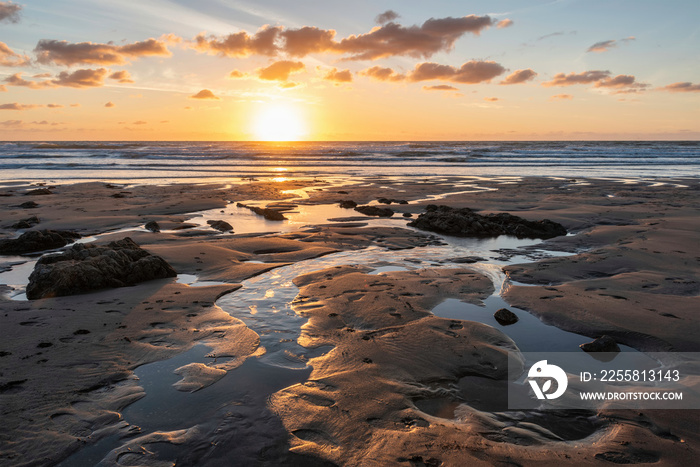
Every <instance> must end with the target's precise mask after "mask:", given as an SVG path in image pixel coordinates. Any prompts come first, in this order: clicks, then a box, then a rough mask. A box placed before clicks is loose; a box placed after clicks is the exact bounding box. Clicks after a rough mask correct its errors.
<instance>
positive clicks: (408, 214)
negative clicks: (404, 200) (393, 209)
mask: <svg viewBox="0 0 700 467" xmlns="http://www.w3.org/2000/svg"><path fill="white" fill-rule="evenodd" d="M403 217H413V214H411V213H410V212H404V213H403Z"/></svg>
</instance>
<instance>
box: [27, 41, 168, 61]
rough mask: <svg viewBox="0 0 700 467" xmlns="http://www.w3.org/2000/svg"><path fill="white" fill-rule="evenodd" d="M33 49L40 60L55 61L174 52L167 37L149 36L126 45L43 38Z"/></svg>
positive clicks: (122, 57)
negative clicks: (154, 37) (166, 39)
mask: <svg viewBox="0 0 700 467" xmlns="http://www.w3.org/2000/svg"><path fill="white" fill-rule="evenodd" d="M34 52H35V53H36V55H37V61H38V62H39V63H43V64H56V65H65V66H72V65H80V64H89V65H123V64H125V63H127V62H128V60H130V59H134V58H139V57H148V56H161V57H167V56H170V55H172V54H171V52H170V51H169V50H168V48H167V46H166V43H165V41H162V40H158V39H148V40H145V41H142V42H133V43H131V44H126V45H114V44H99V43H92V42H79V43H70V42H67V41H57V40H50V39H42V40H40V41H39V43H38V44H37V46H36V48H35V49H34Z"/></svg>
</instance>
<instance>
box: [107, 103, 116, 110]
mask: <svg viewBox="0 0 700 467" xmlns="http://www.w3.org/2000/svg"><path fill="white" fill-rule="evenodd" d="M116 106H117V104H115V103H114V102H112V101H109V102H107V103H106V104H105V107H107V108H108V109H111V108H112V107H116Z"/></svg>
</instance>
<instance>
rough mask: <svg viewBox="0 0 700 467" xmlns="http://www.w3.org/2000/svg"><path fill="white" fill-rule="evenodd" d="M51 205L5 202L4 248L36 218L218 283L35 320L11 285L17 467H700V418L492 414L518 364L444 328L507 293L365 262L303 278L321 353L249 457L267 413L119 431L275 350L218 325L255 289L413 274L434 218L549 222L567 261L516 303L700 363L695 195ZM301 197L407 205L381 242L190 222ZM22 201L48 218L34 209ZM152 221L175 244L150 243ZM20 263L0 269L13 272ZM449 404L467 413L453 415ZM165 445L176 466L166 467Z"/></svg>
mask: <svg viewBox="0 0 700 467" xmlns="http://www.w3.org/2000/svg"><path fill="white" fill-rule="evenodd" d="M677 185H682V186H677ZM36 188H37V187H36V186H29V185H23V184H17V185H14V186H12V187H9V188H8V187H6V188H1V189H0V194H5V195H8V196H0V212H2V217H1V218H2V223H1V224H2V225H0V227H1V229H0V238H13V237H15V236H16V235H17V231H16V230H15V229H12V228H10V227H9V226H11V225H12V224H14V223H16V222H18V221H20V220H23V219H27V218H29V217H30V216H36V217H37V218H38V219H39V220H40V222H39V224H37V225H36V226H35V227H34V228H36V229H70V230H74V231H77V232H79V233H80V234H82V235H84V236H90V235H99V239H98V242H99V243H106V242H109V241H111V240H115V239H121V238H124V237H125V236H129V237H130V238H132V239H133V240H134V241H135V242H136V243H138V244H139V245H141V246H142V247H143V248H144V249H146V250H147V251H149V252H150V253H152V254H155V255H158V256H161V257H162V258H164V259H165V260H166V261H167V262H168V263H169V264H170V265H171V266H173V268H174V269H175V270H176V272H177V273H178V274H180V275H191V276H193V277H195V276H196V280H197V281H199V282H202V281H212V282H211V283H209V284H208V285H207V283H206V282H204V284H203V285H200V286H190V285H188V284H187V283H183V281H180V282H178V281H176V280H175V279H159V280H155V281H149V282H145V283H142V284H139V285H137V286H134V287H128V288H120V289H108V290H102V291H98V292H94V293H89V294H83V295H75V296H69V297H59V298H47V299H41V300H31V301H26V300H25V301H22V300H11V299H10V298H9V292H10V290H9V287H6V286H0V287H3V288H4V290H5V291H6V292H8V294H6V295H5V296H3V297H2V298H0V329H1V330H2V331H0V332H1V333H2V340H1V344H0V355H1V356H0V391H1V392H0V406H1V408H0V413H1V414H2V427H0V443H1V445H0V464H2V465H53V464H56V463H58V462H60V461H61V460H63V459H66V458H67V457H68V456H70V455H71V454H73V453H76V452H78V453H79V452H80V451H81V450H82V449H84V448H85V447H90V446H94V445H95V443H97V442H98V441H100V440H107V439H116V440H118V442H117V443H116V447H115V448H114V449H109V450H107V451H106V452H105V453H104V456H106V457H105V465H111V464H118V465H173V461H174V460H175V458H174V457H172V456H173V455H174V456H175V457H176V458H177V465H195V464H196V465H221V462H222V461H223V460H224V459H230V458H231V457H230V456H236V458H237V459H240V461H241V463H242V464H246V465H256V464H262V465H266V464H270V465H274V464H280V463H281V464H287V465H464V464H467V463H468V464H470V465H472V464H473V465H543V464H546V465H563V464H571V465H589V464H590V465H594V464H595V465H600V464H605V463H606V462H616V463H645V462H654V463H657V464H659V465H679V464H688V463H691V462H692V460H693V459H694V458H696V457H697V455H698V449H699V447H700V444H698V442H699V441H700V436H699V435H698V434H697V426H698V423H699V422H700V415H699V414H698V411H697V410H676V411H658V410H649V411H634V412H633V411H601V412H599V413H595V412H591V413H589V412H585V413H577V414H559V415H556V414H555V415H551V416H549V418H546V419H543V418H542V417H539V418H538V417H536V416H525V415H523V416H522V417H521V418H517V417H515V418H514V416H513V415H512V414H511V415H508V414H505V413H503V412H501V411H494V410H493V409H492V408H491V407H490V403H494V404H496V405H497V403H498V401H497V400H496V401H488V400H487V401H486V402H484V401H480V400H477V399H479V397H474V396H473V394H484V393H491V394H495V393H497V392H498V391H499V389H500V388H502V386H501V383H502V382H503V381H504V380H505V378H506V376H507V375H506V374H505V373H504V363H503V362H504V359H505V355H506V354H507V353H508V351H513V350H515V349H516V348H517V347H516V344H515V343H514V342H513V341H512V340H511V339H510V338H509V337H508V336H507V335H506V334H504V332H502V330H500V329H497V328H494V327H490V326H486V325H483V324H479V323H474V322H471V321H461V320H452V319H446V318H439V317H437V316H434V315H433V314H432V313H430V311H431V310H432V309H433V308H434V307H435V306H436V305H438V304H439V303H440V302H442V301H443V300H445V299H447V298H456V299H459V300H461V301H463V302H468V303H474V304H481V303H482V302H483V300H484V299H486V298H487V297H488V296H489V295H491V293H492V292H493V283H492V280H491V278H490V277H488V276H487V275H485V273H484V271H483V270H479V269H478V268H476V269H475V268H472V267H470V266H469V265H461V264H460V265H455V264H452V265H451V266H450V267H449V268H447V267H430V265H428V266H427V267H423V266H424V265H420V264H419V265H417V266H416V268H415V269H412V270H408V271H394V272H387V273H384V274H382V275H380V276H377V275H372V274H370V272H371V271H372V269H373V267H369V266H368V265H366V264H362V263H361V262H360V263H359V264H358V263H357V262H354V263H352V264H347V265H342V264H341V265H338V266H335V267H332V268H329V269H323V270H321V271H316V270H308V271H304V273H303V274H301V275H299V276H298V277H296V278H295V279H294V285H296V287H298V288H299V290H298V295H297V297H296V298H295V299H294V301H293V302H292V303H291V307H292V308H291V310H293V312H294V313H295V314H296V315H297V316H300V317H301V318H303V319H304V320H306V321H305V324H303V326H302V328H301V333H300V335H299V337H298V339H297V342H298V344H299V345H300V346H301V347H304V348H306V349H321V350H322V351H321V350H319V352H320V354H319V355H315V356H312V357H310V358H309V359H308V361H307V363H308V365H310V371H311V374H310V375H309V376H308V378H306V379H305V380H304V381H303V382H301V383H298V384H291V385H289V386H287V387H283V388H280V389H279V390H275V392H274V393H273V394H271V396H270V400H269V403H268V404H267V407H266V408H265V416H264V418H263V419H262V420H264V421H261V422H259V423H260V424H261V427H260V428H259V429H258V430H257V431H255V433H256V435H255V436H251V437H249V438H246V439H245V440H244V441H242V440H241V438H240V436H241V435H240V433H241V430H245V429H246V428H242V427H244V426H245V420H246V417H249V419H250V420H258V419H259V414H257V415H256V416H255V417H258V418H255V417H254V416H253V415H251V414H247V415H246V412H245V410H243V409H235V410H234V409H232V408H230V407H228V408H225V410H224V409H222V410H221V414H220V418H218V419H217V418H215V417H214V418H213V419H211V420H209V421H208V422H206V423H204V422H202V423H194V424H192V425H188V426H186V427H183V428H182V429H179V430H158V431H147V430H143V429H141V428H140V427H139V426H136V425H133V424H130V422H129V420H128V419H126V418H124V417H123V416H122V413H123V411H124V409H125V408H126V407H128V406H129V405H130V404H132V403H133V402H135V401H137V400H139V399H141V398H143V397H144V395H145V392H144V389H143V387H142V386H141V385H140V384H139V379H138V378H137V377H136V376H135V375H134V370H135V369H136V368H139V367H140V366H142V365H144V364H148V363H151V362H157V361H163V360H166V359H169V358H171V357H173V356H176V355H181V354H182V353H183V352H186V351H188V350H190V349H192V348H193V346H194V345H195V344H197V343H204V344H206V345H207V347H208V348H209V349H210V350H209V352H210V355H211V356H212V357H216V358H213V361H211V360H212V359H210V361H209V362H208V363H206V364H203V363H192V364H189V365H184V366H182V367H181V368H178V369H177V373H178V375H179V378H180V379H179V381H178V382H177V383H176V387H177V389H179V390H180V391H183V392H187V391H197V390H200V389H202V388H215V387H216V386H217V385H218V384H220V381H221V380H222V378H224V377H225V376H226V375H227V374H231V375H232V376H235V375H236V371H240V369H241V368H243V365H246V364H247V363H246V362H248V364H250V362H253V361H255V359H257V358H258V357H260V356H262V355H264V354H266V352H270V351H271V349H268V348H266V346H265V345H263V344H261V342H262V340H263V339H265V338H266V334H264V333H262V331H261V332H256V331H255V330H254V329H252V328H251V326H250V325H249V324H247V322H246V321H244V319H243V317H235V316H232V315H231V314H229V313H228V312H226V311H225V310H223V309H222V308H221V307H220V306H218V305H217V303H216V301H217V299H219V297H222V296H225V295H226V296H229V297H236V293H237V292H236V291H237V290H238V289H239V288H240V287H241V282H243V281H246V280H248V279H250V278H253V277H256V276H258V275H260V274H262V273H265V272H266V271H270V270H275V269H277V268H281V267H285V266H289V265H294V264H300V265H303V264H304V263H303V262H304V261H306V260H309V259H312V258H322V257H325V256H327V255H332V254H333V253H336V252H342V251H360V250H363V249H366V248H368V247H372V248H376V249H378V250H386V251H389V252H395V254H396V255H397V258H398V257H402V256H401V255H403V254H404V253H403V252H405V251H407V249H415V250H420V249H421V248H423V247H427V246H430V245H435V244H436V243H439V242H436V239H435V238H434V237H431V235H430V234H429V233H421V232H417V231H416V230H412V229H407V228H405V220H404V218H403V217H401V214H402V213H410V214H412V215H416V214H418V213H420V212H422V211H423V210H424V207H425V205H426V204H428V203H435V204H445V205H449V206H454V207H470V208H472V209H475V210H479V211H480V212H481V213H491V212H510V213H513V214H517V215H519V216H522V217H525V218H527V219H542V218H548V219H551V220H553V221H556V222H560V223H561V224H563V225H564V226H565V227H566V228H567V230H568V231H569V232H570V233H571V234H570V235H569V236H566V237H557V238H554V239H551V240H548V241H546V242H545V245H546V249H549V250H555V251H563V252H570V253H574V254H572V255H568V256H555V257H549V258H545V259H541V260H539V261H535V262H530V263H525V264H512V265H508V266H506V267H505V268H504V270H505V272H506V274H507V276H508V277H509V278H510V280H511V282H512V283H511V284H510V285H509V286H508V287H507V290H505V291H504V293H503V297H504V298H505V299H506V300H507V301H508V303H509V304H510V305H512V306H514V307H517V308H520V309H523V310H527V311H528V312H530V313H531V314H533V315H535V316H537V317H538V318H540V319H541V320H542V321H544V322H546V323H549V324H553V325H554V326H557V327H559V328H561V329H564V330H567V331H572V332H575V333H578V334H582V335H585V336H588V337H591V338H596V337H599V336H601V335H603V334H607V335H609V336H612V337H613V338H615V340H616V341H617V342H619V343H620V344H625V345H628V346H631V347H633V348H635V349H637V350H640V351H643V352H650V351H677V352H680V351H683V352H698V351H700V338H699V337H698V336H699V335H700V319H699V318H698V317H697V310H698V309H700V306H699V305H700V302H698V294H699V293H700V242H699V241H698V240H699V239H698V233H697V232H698V231H700V181H698V180H696V179H690V180H679V181H675V182H673V183H656V184H655V183H653V182H642V183H623V182H622V181H613V180H578V181H575V180H566V179H544V178H542V179H540V178H528V179H517V178H504V177H502V178H491V179H450V178H439V179H438V178H436V179H426V180H402V179H388V178H387V179H384V178H376V179H371V178H368V179H362V180H348V181H345V182H344V183H343V184H337V183H332V182H330V181H324V180H287V181H272V180H260V181H248V182H245V183H239V184H232V185H226V184H218V185H212V184H187V185H184V184H180V185H163V186H155V185H150V186H123V185H119V186H117V185H110V184H105V183H84V184H76V185H62V186H54V187H48V188H49V190H50V191H51V193H52V194H46V195H33V196H32V195H25V194H24V193H26V192H27V191H29V190H32V189H36ZM302 189H304V190H305V192H306V195H305V196H307V198H304V199H296V200H294V201H295V202H298V203H303V204H300V206H299V207H298V208H292V209H297V210H303V207H304V206H307V205H309V206H313V205H322V204H335V203H337V202H338V201H339V200H354V201H355V202H357V203H359V204H366V203H369V202H370V201H373V200H376V199H377V198H379V197H385V198H389V199H396V200H406V201H407V202H408V204H396V203H392V204H391V205H390V207H391V208H392V209H393V210H395V211H396V212H397V213H398V214H395V215H394V217H393V218H392V220H390V221H386V222H388V224H387V223H384V224H381V225H376V224H373V222H375V221H372V220H368V218H367V217H365V216H362V215H361V214H360V213H358V212H355V211H353V210H347V214H346V215H345V216H344V217H346V219H345V222H328V221H327V220H326V219H323V220H322V222H319V223H318V225H317V226H306V225H303V224H300V225H292V226H291V227H289V224H285V223H284V222H283V223H281V224H279V225H287V226H288V227H285V229H283V231H282V232H280V233H273V234H269V233H268V234H265V235H264V233H266V232H269V230H268V231H264V230H261V231H260V233H255V232H249V231H247V233H237V232H240V231H241V230H242V229H241V228H240V226H237V225H235V224H234V225H233V227H234V233H220V232H218V231H216V230H214V229H211V228H207V227H206V223H203V222H199V223H198V221H196V220H195V221H193V220H192V216H191V215H190V213H194V212H197V211H207V215H208V216H210V217H211V218H212V219H216V217H214V216H216V215H217V213H218V212H219V211H221V213H222V214H221V215H224V214H223V212H224V211H226V210H228V209H231V206H232V205H233V203H235V202H242V201H245V202H251V201H255V200H269V201H270V202H272V201H274V200H283V199H288V198H290V197H291V196H293V195H292V194H290V192H291V191H293V190H302ZM285 192H286V193H285ZM446 193H451V194H450V195H449V196H446V197H443V195H444V194H446ZM27 201H34V202H35V203H36V204H37V205H38V206H37V207H34V208H21V207H19V206H20V205H21V204H22V203H25V202H27ZM333 212H335V211H333ZM251 216H253V215H252V214H251ZM208 218H209V217H207V218H206V219H208ZM202 219H204V220H206V219H205V218H202ZM148 221H156V222H158V223H159V224H160V226H161V230H162V232H160V233H153V232H149V231H147V230H145V229H143V225H144V224H145V223H146V222H148ZM188 224H189V225H188ZM202 224H203V225H202ZM261 225H262V224H261ZM270 225H271V224H265V225H264V226H265V227H268V226H270ZM392 225H393V226H392ZM193 226H194V228H192V227H193ZM188 227H190V228H188ZM128 229H130V230H128ZM500 254H504V255H508V254H509V252H507V251H505V252H500ZM25 260H26V258H25ZM20 261H24V260H22V259H18V258H16V257H0V270H4V269H10V268H12V267H13V266H14V265H16V263H18V262H20ZM441 261H443V262H444V261H446V259H445V258H442V259H441ZM424 262H425V263H429V261H427V260H426V261H424ZM183 277H184V276H183ZM294 313H292V314H294ZM239 318H240V319H239ZM572 350H576V349H572ZM455 391H457V392H461V394H462V396H464V397H463V399H466V402H462V403H459V404H453V403H451V402H450V401H451V400H452V401H453V400H454V398H452V399H450V397H448V396H454V394H455ZM195 394H196V393H195ZM487 399H488V398H487ZM263 403H264V401H263ZM239 405H240V404H239ZM237 411H238V412H237ZM234 412H235V414H236V416H233V415H230V414H231V413H234ZM256 423H257V422H256ZM164 445H169V446H174V447H177V449H176V450H175V451H168V450H167V449H166V450H159V449H157V448H156V447H157V446H164ZM173 453H174V454H173ZM100 458H101V457H100Z"/></svg>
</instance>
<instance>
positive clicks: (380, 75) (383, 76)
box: [360, 66, 406, 81]
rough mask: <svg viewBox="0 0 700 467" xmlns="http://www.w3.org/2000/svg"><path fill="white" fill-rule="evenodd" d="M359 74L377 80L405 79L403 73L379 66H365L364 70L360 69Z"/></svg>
mask: <svg viewBox="0 0 700 467" xmlns="http://www.w3.org/2000/svg"><path fill="white" fill-rule="evenodd" d="M360 74H361V75H363V76H367V77H369V78H372V79H374V80H377V81H403V80H405V79H406V76H405V75H402V74H399V73H397V72H395V71H394V70H392V69H391V68H385V67H381V66H373V67H371V68H367V69H366V70H362V71H361V72H360Z"/></svg>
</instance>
